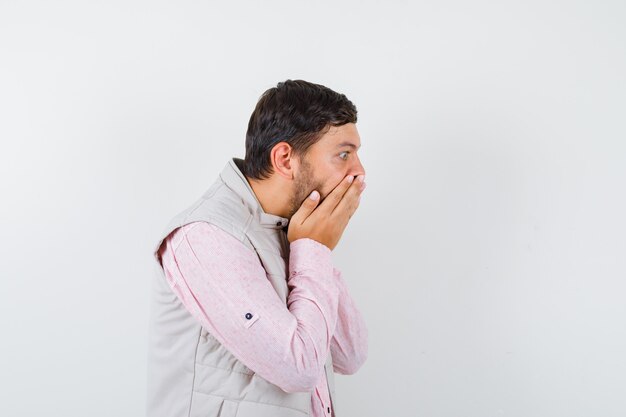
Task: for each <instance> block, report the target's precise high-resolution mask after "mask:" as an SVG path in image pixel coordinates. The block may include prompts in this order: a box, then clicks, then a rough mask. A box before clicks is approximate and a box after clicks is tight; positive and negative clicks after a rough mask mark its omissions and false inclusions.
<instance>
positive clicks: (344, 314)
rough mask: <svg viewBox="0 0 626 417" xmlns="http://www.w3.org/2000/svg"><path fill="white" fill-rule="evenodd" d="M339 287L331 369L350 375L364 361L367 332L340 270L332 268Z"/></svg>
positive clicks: (331, 348)
mask: <svg viewBox="0 0 626 417" xmlns="http://www.w3.org/2000/svg"><path fill="white" fill-rule="evenodd" d="M333 272H334V275H335V279H336V281H337V285H338V287H339V305H338V317H337V327H335V333H334V335H333V338H332V340H331V342H330V352H331V353H332V357H333V369H334V370H335V372H338V373H340V374H343V375H352V374H354V373H355V372H356V371H358V370H359V368H360V367H361V366H362V365H363V363H365V360H366V359H367V351H368V332H367V327H366V325H365V320H364V319H363V315H362V314H361V312H360V311H359V309H358V308H357V307H356V304H355V303H354V300H353V299H352V297H351V296H350V293H349V292H348V286H347V285H346V282H345V281H344V280H343V278H342V276H341V271H339V270H337V269H335V268H333Z"/></svg>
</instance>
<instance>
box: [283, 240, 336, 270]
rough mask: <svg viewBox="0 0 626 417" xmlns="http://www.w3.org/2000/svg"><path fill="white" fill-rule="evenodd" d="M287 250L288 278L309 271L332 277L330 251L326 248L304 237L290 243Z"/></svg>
mask: <svg viewBox="0 0 626 417" xmlns="http://www.w3.org/2000/svg"><path fill="white" fill-rule="evenodd" d="M289 248H290V249H289V269H290V274H289V275H290V276H292V275H294V274H295V273H297V272H302V271H304V270H311V269H313V270H316V271H325V272H329V273H330V275H331V276H332V275H333V274H332V271H333V266H332V251H331V250H330V248H329V247H328V246H326V245H324V244H323V243H320V242H318V241H316V240H313V239H310V238H308V237H305V238H300V239H296V240H294V241H293V242H291V244H290V246H289Z"/></svg>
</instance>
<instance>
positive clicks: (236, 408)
mask: <svg viewBox="0 0 626 417" xmlns="http://www.w3.org/2000/svg"><path fill="white" fill-rule="evenodd" d="M242 163H243V160H241V159H240V158H231V159H230V160H229V161H228V163H227V164H226V166H225V167H224V169H223V170H222V172H221V173H220V175H219V176H218V178H217V180H216V181H215V182H214V183H213V185H211V187H209V189H208V190H207V191H206V192H205V193H204V194H203V195H202V196H201V197H200V198H199V199H198V200H197V201H196V202H194V203H193V204H192V205H191V206H190V207H188V208H187V209H186V210H184V211H182V212H180V213H179V214H178V215H176V216H175V217H174V218H173V219H172V220H171V221H170V223H169V224H168V225H167V227H166V228H165V229H164V230H163V232H162V233H161V234H160V237H159V240H158V242H157V244H156V245H155V246H154V249H153V252H152V255H153V257H154V267H155V274H154V278H153V281H152V299H151V306H150V332H149V333H150V337H149V347H148V381H147V382H148V393H147V394H148V397H147V415H148V416H149V417H183V416H186V417H197V416H202V417H214V416H222V417H235V416H236V417H302V416H310V415H311V395H312V392H293V393H287V392H285V391H283V390H282V389H281V388H279V387H278V386H276V385H273V384H271V383H270V382H268V381H266V380H265V379H263V378H262V377H261V376H259V375H256V374H255V373H254V372H253V371H251V370H250V369H249V368H248V367H246V365H244V364H243V363H242V362H241V361H239V360H238V359H236V358H235V357H234V356H233V355H232V354H231V353H230V352H229V351H228V350H226V349H225V348H224V346H222V344H221V343H219V342H218V341H217V339H215V338H214V337H213V336H212V335H211V334H210V333H208V332H207V331H206V330H205V329H204V328H203V327H202V326H201V325H200V323H199V322H198V321H197V320H196V319H195V318H194V317H192V316H191V314H190V313H189V312H188V311H187V310H186V309H185V308H184V306H183V304H182V303H181V302H180V301H179V300H178V297H177V296H176V295H175V294H174V293H173V292H172V290H171V288H170V286H169V284H168V282H167V280H166V278H165V275H164V271H163V268H162V266H161V262H160V259H159V255H158V251H159V248H160V247H161V243H162V242H163V240H164V239H165V238H166V237H167V236H168V235H169V234H170V233H171V232H172V231H174V230H175V229H176V228H178V227H181V226H184V225H185V224H188V223H191V222H195V221H205V222H209V223H211V224H214V225H216V226H217V227H219V228H221V229H222V230H224V231H226V232H228V233H229V234H231V235H232V236H234V237H235V238H236V239H238V240H240V241H241V242H242V243H244V244H245V245H246V246H247V247H248V248H250V249H252V250H254V251H255V252H256V254H257V255H258V256H259V260H260V262H261V263H262V265H263V267H264V269H265V271H266V272H267V278H268V280H269V281H270V283H271V284H272V286H273V287H274V289H275V290H276V293H277V294H278V296H279V298H280V299H281V300H283V301H284V302H285V308H286V306H287V296H288V293H289V290H288V287H287V278H288V275H289V265H288V263H289V241H288V240H287V234H286V233H285V231H284V230H283V228H284V227H286V226H287V224H288V219H286V218H283V217H280V216H276V215H273V214H269V213H265V212H264V211H263V208H262V207H261V204H260V203H259V201H258V199H257V197H256V195H255V194H254V191H253V190H252V188H251V187H250V184H249V183H248V180H247V179H246V177H245V176H244V175H243V173H242V172H241V168H240V167H241V166H242ZM240 320H241V323H242V325H245V324H246V322H249V321H248V320H247V319H246V318H245V317H243V316H242V317H241V319H240ZM324 368H325V371H326V381H327V384H328V390H329V392H330V396H331V404H332V406H333V409H334V408H335V402H334V401H333V399H334V397H335V387H334V373H333V364H332V357H331V354H330V351H329V352H328V358H327V360H326V363H325V366H324Z"/></svg>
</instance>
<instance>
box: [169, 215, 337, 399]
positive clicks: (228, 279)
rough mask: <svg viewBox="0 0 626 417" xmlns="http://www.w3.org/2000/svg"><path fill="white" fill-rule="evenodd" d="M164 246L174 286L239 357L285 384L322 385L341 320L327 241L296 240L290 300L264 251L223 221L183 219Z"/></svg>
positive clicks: (289, 388) (291, 388)
mask: <svg viewBox="0 0 626 417" xmlns="http://www.w3.org/2000/svg"><path fill="white" fill-rule="evenodd" d="M161 251H162V254H161V256H162V265H163V267H164V270H165V275H166V277H167V279H168V281H169V284H170V286H171V288H172V290H173V291H174V293H176V295H177V296H178V298H179V299H180V300H181V302H182V303H183V305H184V306H185V307H186V308H187V310H188V311H189V312H190V313H191V314H192V315H193V316H194V317H195V318H196V319H197V320H198V321H199V322H200V323H201V325H202V326H203V327H204V328H205V329H206V330H207V331H208V332H209V333H210V334H211V335H213V336H214V337H215V338H216V339H217V340H218V341H219V342H220V343H221V344H222V345H223V346H224V347H225V348H226V349H227V350H229V351H230V352H231V353H232V354H233V355H234V356H235V357H236V358H237V359H239V360H240V361H241V362H243V363H244V364H245V365H246V366H247V367H248V368H250V369H251V370H252V371H254V372H256V373H257V374H259V375H260V376H261V377H263V378H264V379H266V380H267V381H269V382H271V383H272V384H274V385H277V386H278V387H280V388H281V389H283V390H284V391H286V392H299V391H311V390H312V389H313V388H314V387H315V385H316V384H317V382H318V381H319V379H320V377H321V373H322V372H323V370H324V364H325V362H326V359H327V355H328V352H329V350H330V339H331V338H332V334H333V329H334V328H335V326H336V323H337V308H338V298H339V288H338V285H337V281H336V279H335V277H334V275H333V267H332V263H331V251H330V249H329V248H328V247H326V246H325V245H323V244H321V243H319V242H316V241H314V240H312V239H308V238H302V239H298V240H295V241H293V242H292V243H291V252H290V260H289V261H290V262H289V277H288V285H289V288H290V292H289V296H288V300H287V306H285V303H284V301H283V300H281V299H280V298H279V297H278V295H277V294H276V291H275V290H274V288H273V287H272V285H271V283H270V282H269V281H268V279H267V274H266V271H265V269H263V266H262V264H261V263H260V262H259V258H258V256H257V254H256V253H255V252H254V251H252V250H250V249H249V248H247V247H246V246H245V245H244V244H243V243H242V242H240V241H239V240H237V239H236V238H234V237H233V236H232V235H230V234H228V233H227V232H225V231H223V230H222V229H220V228H218V227H217V226H214V225H211V224H209V223H206V222H194V223H190V224H188V225H185V226H183V227H180V228H178V229H176V230H175V231H174V232H172V233H171V234H170V235H169V236H168V237H167V238H166V240H165V243H164V245H163V246H162V248H161Z"/></svg>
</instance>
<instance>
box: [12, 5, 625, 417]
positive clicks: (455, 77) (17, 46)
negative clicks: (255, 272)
mask: <svg viewBox="0 0 626 417" xmlns="http://www.w3.org/2000/svg"><path fill="white" fill-rule="evenodd" d="M624 22H626V3H624V2H623V1H560V2H557V1H517V2H510V1H498V2H496V1H492V2H486V1H474V2H463V1H430V2H407V1H396V2H390V1H385V2H382V1H381V2H364V1H359V2H356V1H353V2H345V1H344V2H328V3H323V2H296V1H291V2H289V1H284V2H276V1H271V2H249V3H240V2H230V3H226V2H219V3H218V2H215V3H211V2H208V1H205V2H191V1H176V2H173V1H172V2H162V1H145V2H140V1H132V2H131V1H116V2H114V1H107V2H104V1H102V2H96V1H75V2H68V1H54V2H43V1H41V2H28V1H8V0H1V2H0V60H1V61H0V137H1V141H2V142H1V148H0V181H1V188H0V193H1V199H2V204H1V205H0V219H1V221H2V223H1V227H2V239H1V240H0V242H1V243H0V251H1V253H2V256H1V258H0V274H1V280H0V308H1V309H2V310H1V314H0V328H1V329H2V331H1V334H2V335H1V346H2V348H1V349H2V350H1V354H0V378H1V379H0V384H1V386H0V415H2V416H31V415H33V416H34V415H55V416H65V417H69V416H86V415H89V416H91V417H97V416H138V415H142V414H143V413H144V401H145V393H144V390H145V367H146V346H147V319H148V297H149V288H150V284H149V283H150V279H151V273H152V271H153V270H152V265H151V263H150V262H151V261H152V259H151V253H150V251H151V249H152V247H153V246H154V244H155V239H156V238H157V237H158V235H159V233H160V232H161V230H162V228H163V227H164V226H165V225H166V223H167V221H168V220H169V219H170V218H171V217H172V216H173V215H175V214H176V213H178V212H179V211H181V210H183V209H184V208H186V207H187V206H188V205H189V204H191V203H192V202H193V201H195V199H196V198H198V197H199V196H200V195H201V194H202V193H203V192H204V190H205V189H206V188H208V186H209V185H210V184H211V183H212V182H213V181H214V180H215V178H216V176H217V175H218V173H219V171H221V169H222V168H223V167H224V165H225V164H226V161H227V160H228V158H230V157H232V156H238V157H243V156H244V136H245V131H246V127H247V122H248V118H249V116H250V113H251V112H252V110H253V108H254V105H255V104H256V101H257V99H258V98H259V96H260V95H261V93H262V92H263V91H265V90H266V89H267V88H270V87H272V86H274V85H275V84H276V83H277V82H278V81H282V80H285V79H288V78H291V79H305V80H308V81H312V82H316V83H321V84H324V85H326V86H328V87H330V88H332V89H334V90H336V91H339V92H341V93H344V94H346V95H347V96H348V97H349V98H350V99H351V100H352V101H353V102H354V103H355V104H356V106H357V108H358V110H359V122H358V124H357V126H358V128H359V131H360V134H361V141H362V145H363V146H362V149H361V151H360V152H359V154H360V156H361V159H362V162H363V164H364V166H365V169H366V171H367V180H366V181H367V183H368V188H367V189H366V191H365V193H364V195H363V198H362V200H361V205H360V207H359V210H358V211H357V213H356V215H355V216H354V217H353V220H352V222H351V223H350V225H349V226H348V229H347V230H346V233H345V234H344V237H343V239H342V241H341V242H340V244H339V246H338V247H337V248H336V249H335V251H334V252H333V257H334V260H335V263H336V266H337V268H338V269H340V270H342V272H343V276H344V278H345V279H346V281H347V282H348V284H349V288H350V290H351V293H352V295H353V297H354V299H355V301H356V303H357V305H358V306H359V307H360V308H361V309H362V311H363V314H364V316H365V318H366V321H367V323H368V329H369V333H370V350H369V358H368V360H367V362H366V364H365V365H364V366H363V367H362V368H361V370H360V371H359V372H358V373H357V374H355V375H352V376H341V375H337V377H336V381H337V393H338V399H337V401H338V402H337V407H338V409H339V411H340V412H341V415H340V417H350V416H363V417H370V416H371V417H380V416H411V417H412V416H427V417H431V416H432V417H459V416H461V417H465V416H471V417H489V416H498V417H500V416H511V417H513V416H515V417H518V416H519V417H554V416H564V417H565V416H567V417H575V416H581V417H583V416H584V417H587V416H603V417H609V416H624V415H626V302H625V300H626V261H625V259H626V256H625V251H626V238H625V236H626V221H625V220H624V213H626V196H625V195H626V193H625V191H624V189H625V188H626V186H625V183H626V181H625V180H626V144H625V140H626V123H625V122H626V118H625V116H626V75H625V74H626V52H625V51H626V29H625V28H626V25H625V23H624Z"/></svg>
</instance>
